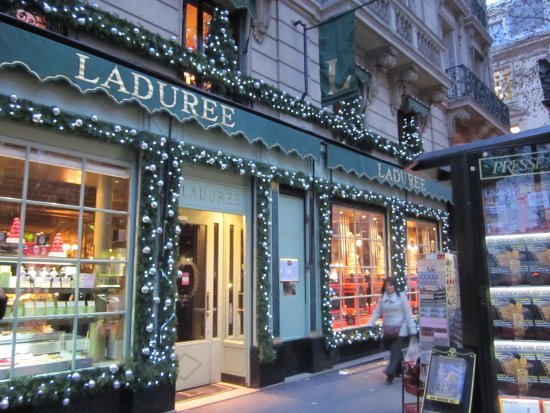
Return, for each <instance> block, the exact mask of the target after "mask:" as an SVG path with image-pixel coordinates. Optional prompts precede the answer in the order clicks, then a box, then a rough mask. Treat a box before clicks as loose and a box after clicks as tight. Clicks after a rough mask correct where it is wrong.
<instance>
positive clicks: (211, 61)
mask: <svg viewBox="0 0 550 413" xmlns="http://www.w3.org/2000/svg"><path fill="white" fill-rule="evenodd" d="M208 63H210V64H211V65H212V66H214V64H215V63H216V61H215V60H214V59H210V60H209V61H208Z"/></svg>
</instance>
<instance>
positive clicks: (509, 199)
mask: <svg viewBox="0 0 550 413" xmlns="http://www.w3.org/2000/svg"><path fill="white" fill-rule="evenodd" d="M408 169H409V170H411V171H421V170H424V171H426V173H428V174H433V173H436V174H437V175H438V176H439V179H440V180H443V181H450V183H451V185H452V190H453V206H452V211H451V216H452V220H451V231H450V232H451V237H452V246H451V247H452V249H453V250H456V251H457V257H458V268H459V269H460V276H459V278H458V279H459V284H460V290H461V291H462V292H463V294H461V295H460V301H461V314H462V320H463V323H462V333H463V334H462V343H463V346H464V348H466V349H470V350H471V351H473V352H474V353H475V354H476V356H477V362H476V369H475V372H474V394H473V405H472V411H483V412H487V413H497V412H500V413H511V412H514V413H515V412H521V413H523V412H530V413H539V412H548V411H550V410H549V408H548V404H549V400H550V380H549V377H550V364H549V363H548V361H549V360H550V174H549V172H550V127H549V126H544V127H541V128H538V129H533V130H530V131H523V132H520V133H517V134H510V135H507V136H498V137H494V138H491V139H487V140H484V141H478V142H472V143H469V144H465V145H460V146H456V147H452V148H446V149H442V150H439V151H434V152H431V153H426V154H422V155H420V156H419V157H418V158H417V159H416V160H415V162H414V163H413V164H411V165H410V166H409V167H408ZM464 292H466V293H464Z"/></svg>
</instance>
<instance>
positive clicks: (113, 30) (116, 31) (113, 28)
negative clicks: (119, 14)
mask: <svg viewBox="0 0 550 413" xmlns="http://www.w3.org/2000/svg"><path fill="white" fill-rule="evenodd" d="M111 34H112V35H113V36H116V35H117V34H118V29H117V28H116V27H111Z"/></svg>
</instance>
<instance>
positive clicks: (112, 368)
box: [109, 363, 119, 374]
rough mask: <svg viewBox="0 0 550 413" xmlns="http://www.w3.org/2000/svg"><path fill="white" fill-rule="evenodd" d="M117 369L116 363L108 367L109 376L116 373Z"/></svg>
mask: <svg viewBox="0 0 550 413" xmlns="http://www.w3.org/2000/svg"><path fill="white" fill-rule="evenodd" d="M118 369H119V367H118V364H116V363H113V364H110V365H109V371H110V372H111V374H115V373H116V372H117V371H118Z"/></svg>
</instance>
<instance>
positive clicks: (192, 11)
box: [183, 0, 214, 52]
mask: <svg viewBox="0 0 550 413" xmlns="http://www.w3.org/2000/svg"><path fill="white" fill-rule="evenodd" d="M184 6H185V7H184V13H183V29H184V32H183V41H184V44H185V47H186V48H191V49H193V50H198V51H200V52H202V51H203V50H204V40H205V38H206V35H207V34H208V23H209V22H210V21H211V20H212V16H213V14H214V7H213V6H212V5H211V4H209V2H206V1H202V0H188V1H184Z"/></svg>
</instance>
